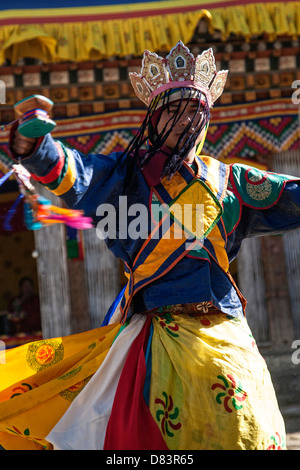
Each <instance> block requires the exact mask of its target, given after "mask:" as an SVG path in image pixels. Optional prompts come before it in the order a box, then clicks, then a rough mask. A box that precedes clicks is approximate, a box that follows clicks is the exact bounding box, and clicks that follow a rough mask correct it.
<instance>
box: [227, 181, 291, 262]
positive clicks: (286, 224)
mask: <svg viewBox="0 0 300 470" xmlns="http://www.w3.org/2000/svg"><path fill="white" fill-rule="evenodd" d="M299 227H300V181H287V182H286V183H285V187H284V189H283V191H282V193H281V196H280V198H279V200H278V201H277V202H276V204H274V205H273V206H271V207H269V208H267V209H255V208H252V207H248V206H245V205H243V206H242V212H241V217H240V222H239V224H238V225H237V227H236V229H235V231H234V232H233V233H232V234H231V235H230V236H229V237H228V255H229V258H230V260H232V259H234V258H235V256H236V255H237V253H238V251H239V248H240V245H241V243H242V241H243V240H244V239H245V238H250V237H258V236H262V235H272V234H280V233H284V232H287V231H289V230H294V229H298V228H299Z"/></svg>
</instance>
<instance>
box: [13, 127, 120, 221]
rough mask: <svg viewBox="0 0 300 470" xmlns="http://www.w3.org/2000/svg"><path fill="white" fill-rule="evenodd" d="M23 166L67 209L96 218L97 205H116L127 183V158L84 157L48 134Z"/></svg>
mask: <svg viewBox="0 0 300 470" xmlns="http://www.w3.org/2000/svg"><path fill="white" fill-rule="evenodd" d="M22 164H23V165H24V167H25V168H26V169H27V170H28V171H29V172H30V173H31V175H32V177H33V179H34V180H36V181H38V182H39V183H40V184H42V185H44V186H45V187H47V188H48V189H49V190H50V191H52V192H53V193H54V194H56V195H57V196H60V197H61V198H62V199H63V200H64V201H65V202H66V204H67V206H68V207H71V208H75V209H81V210H83V211H84V212H85V214H86V215H89V216H91V217H95V212H96V210H97V207H98V205H99V204H103V203H110V204H114V203H117V196H118V195H119V194H120V193H122V190H123V186H124V181H125V179H126V174H127V164H128V158H127V156H126V155H125V154H124V153H123V152H115V153H112V154H110V155H102V154H100V155H92V154H91V155H88V156H85V155H83V154H81V153H80V152H78V151H77V150H71V149H69V148H67V147H65V146H64V145H63V144H62V143H61V142H59V141H55V140H54V139H53V138H52V136H51V135H50V134H48V135H46V136H45V137H44V139H43V141H42V142H41V144H40V146H39V147H38V148H37V149H36V150H35V152H34V153H33V154H32V155H30V156H29V157H27V158H25V159H23V160H22Z"/></svg>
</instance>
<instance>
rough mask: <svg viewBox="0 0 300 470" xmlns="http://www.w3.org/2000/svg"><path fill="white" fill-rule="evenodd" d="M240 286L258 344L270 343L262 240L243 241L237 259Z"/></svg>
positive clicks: (249, 321) (248, 319)
mask: <svg viewBox="0 0 300 470" xmlns="http://www.w3.org/2000/svg"><path fill="white" fill-rule="evenodd" d="M237 265H238V286H239V289H240V290H241V292H242V294H243V295H244V297H245V298H246V300H247V302H248V304H247V308H246V317H247V321H248V323H249V326H250V328H251V330H252V333H253V336H254V337H255V339H256V341H257V343H258V344H259V345H260V346H261V345H268V344H269V343H270V331H269V319H268V313H267V304H266V297H265V281H264V272H263V265H262V254H261V239H260V238H247V239H245V240H243V243H242V246H241V249H240V252H239V254H238V257H237Z"/></svg>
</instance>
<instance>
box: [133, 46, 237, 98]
mask: <svg viewBox="0 0 300 470" xmlns="http://www.w3.org/2000/svg"><path fill="white" fill-rule="evenodd" d="M227 75H228V70H221V71H219V72H217V70H216V64H215V58H214V54H213V51H212V49H211V48H210V49H207V50H206V51H203V52H202V53H201V54H200V55H197V57H194V55H193V54H192V53H191V52H190V50H189V49H188V48H187V47H186V46H185V45H184V44H183V43H182V42H181V41H179V42H178V43H177V44H176V46H174V47H173V48H172V49H171V51H170V52H169V54H168V55H167V57H166V58H165V59H164V58H163V57H160V56H158V55H157V54H155V53H154V52H150V51H148V50H146V51H145V52H144V56H143V61H142V69H141V73H135V72H131V73H130V74H129V77H130V81H131V84H132V86H133V88H134V91H135V94H136V95H137V96H138V98H140V99H141V100H142V101H143V102H144V103H145V104H146V105H147V106H149V104H150V102H151V101H152V99H153V98H154V97H155V96H157V95H159V94H160V93H162V92H163V91H165V90H168V89H170V88H179V87H192V88H196V89H198V90H200V91H202V92H203V93H204V94H205V96H206V99H207V101H208V105H209V107H212V106H213V104H214V102H215V101H216V100H217V99H218V98H219V97H220V96H221V94H222V93H223V90H224V87H225V83H226V80H227Z"/></svg>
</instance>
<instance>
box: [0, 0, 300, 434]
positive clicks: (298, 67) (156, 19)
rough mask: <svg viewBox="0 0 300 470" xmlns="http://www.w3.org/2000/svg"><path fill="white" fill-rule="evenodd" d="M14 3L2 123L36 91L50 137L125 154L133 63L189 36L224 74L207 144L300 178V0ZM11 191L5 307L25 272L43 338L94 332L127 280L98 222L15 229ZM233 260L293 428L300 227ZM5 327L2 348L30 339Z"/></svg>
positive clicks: (0, 18) (1, 154)
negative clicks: (49, 107)
mask: <svg viewBox="0 0 300 470" xmlns="http://www.w3.org/2000/svg"><path fill="white" fill-rule="evenodd" d="M10 3H11V8H13V9H7V7H4V6H0V124H1V125H5V124H7V123H9V122H11V121H13V120H14V119H15V114H14V104H15V103H17V102H18V101H20V100H22V99H23V98H25V97H27V96H30V95H33V94H40V95H44V96H46V97H48V98H50V99H51V100H52V101H53V102H54V107H53V114H52V118H53V119H54V121H55V122H56V124H57V126H56V128H55V129H54V131H53V132H52V135H53V137H54V138H55V139H59V140H61V141H63V142H64V144H65V145H66V146H69V147H72V148H76V149H77V150H79V151H80V152H82V153H84V154H88V153H103V154H108V153H110V152H113V151H117V150H123V149H125V148H126V146H127V144H128V142H129V141H130V140H131V138H132V137H133V136H134V135H135V133H136V131H137V129H138V128H139V126H140V124H141V122H142V121H143V117H144V115H145V108H144V107H143V104H142V103H141V102H140V101H139V100H138V99H137V97H136V96H135V94H134V91H133V89H132V87H131V85H130V82H129V77H128V74H129V72H131V71H137V72H139V71H140V69H141V58H142V53H143V51H144V50H145V49H149V50H150V51H153V52H156V53H157V54H159V55H161V56H165V55H166V54H167V53H168V52H169V51H170V49H171V48H172V47H173V46H174V45H175V44H176V42H177V41H178V40H182V42H184V44H186V45H187V46H188V47H189V49H190V50H191V52H192V53H193V54H194V55H197V54H199V53H201V52H202V50H204V49H208V48H209V47H212V49H213V51H214V55H215V59H216V66H217V69H229V78H228V80H227V83H226V88H225V91H224V93H223V95H222V96H221V98H220V99H219V100H218V101H217V103H216V105H215V106H214V108H213V109H212V112H211V119H210V126H209V129H208V133H207V138H206V143H205V145H204V148H203V151H202V153H203V154H205V155H211V156H213V157H215V158H217V159H219V160H221V161H223V162H225V163H228V164H231V163H235V162H239V163H244V164H246V165H251V166H254V167H257V168H260V169H263V170H265V171H273V172H278V173H285V174H289V175H293V176H296V177H300V128H299V110H300V108H299V104H300V2H274V3H272V2H267V3H263V2H261V3H258V2H255V1H253V2H251V1H249V2H247V3H245V2H241V1H238V0H237V1H230V2H229V1H225V0H218V1H216V2H203V1H196V0H186V1H181V0H173V1H151V2H148V1H144V2H134V3H128V2H125V1H123V0H116V1H113V2H105V1H93V0H90V1H85V2H83V1H81V0H72V1H71V2H63V1H62V2H56V1H52V2H48V1H44V2H43V8H41V9H36V8H34V7H33V6H32V7H31V3H34V2H31V0H28V1H27V2H26V3H27V7H26V9H24V8H23V7H20V6H19V3H21V2H18V1H12V2H10ZM14 4H15V6H14ZM56 4H57V5H56ZM64 4H65V7H64V6H63V5H64ZM70 5H72V6H70ZM8 139H9V130H8V129H4V130H2V131H0V177H1V176H2V175H3V174H5V173H7V171H8V170H9V169H10V167H11V165H12V163H13V162H12V160H11V158H10V154H9V150H8ZM38 191H39V192H40V194H42V195H44V196H45V197H47V198H48V199H50V200H51V201H53V203H54V204H56V205H61V204H62V203H61V202H60V201H59V199H58V198H57V197H56V196H54V195H52V194H50V193H49V192H48V191H45V190H44V188H42V187H38ZM17 197H18V186H17V183H16V181H15V180H14V179H13V178H12V179H10V180H8V181H7V182H6V183H5V184H3V185H2V186H1V187H0V222H1V223H0V310H1V312H5V310H6V308H7V303H8V301H9V299H10V298H11V297H13V296H14V295H17V293H18V292H17V291H18V282H19V279H20V278H22V277H24V276H28V277H31V278H32V279H33V281H34V284H35V288H36V291H37V293H38V295H39V299H40V308H41V322H42V333H41V334H42V335H43V337H44V338H49V337H55V336H61V335H68V334H72V333H76V332H79V331H83V330H85V329H89V328H95V327H98V326H99V325H100V324H101V322H102V320H103V318H104V316H105V313H106V312H107V310H108V308H109V306H110V305H111V303H112V302H113V300H114V298H115V296H116V295H117V294H118V292H119V291H120V289H121V287H122V286H123V285H124V282H125V280H124V277H123V274H122V266H120V264H119V262H118V260H117V259H115V258H114V257H113V255H112V254H111V253H110V252H109V251H108V249H107V248H106V245H105V243H104V241H103V240H100V239H99V238H98V237H97V235H96V231H95V229H89V230H84V231H80V232H79V231H76V230H70V229H68V228H67V227H65V226H62V225H60V224H57V225H52V226H49V227H44V228H42V229H41V230H36V231H28V230H27V229H26V227H25V225H24V221H23V212H22V210H23V208H22V204H20V205H19V206H18V208H17V209H16V212H15V214H14V216H13V217H12V219H11V220H10V223H9V224H8V223H7V216H8V211H9V209H10V208H11V207H12V205H13V204H14V201H15V200H16V198H17ZM299 214H300V211H299ZM5 222H6V223H5ZM230 269H231V273H232V275H233V277H234V278H235V280H236V281H237V284H238V286H239V288H240V290H241V291H242V292H243V294H244V296H245V297H246V299H247V301H248V307H247V310H246V313H247V318H248V322H249V324H250V327H251V328H252V331H253V336H254V337H255V339H256V342H257V345H258V347H259V349H260V351H261V353H262V354H263V356H264V357H265V359H266V361H267V362H268V365H269V368H270V371H271V374H272V376H273V380H274V385H275V388H276V390H277V394H278V399H279V403H280V405H281V407H282V410H283V413H284V416H285V419H286V422H287V426H288V429H290V430H295V429H296V430H299V423H300V398H299V397H300V373H299V371H300V364H298V363H297V360H293V359H292V358H293V357H296V359H297V357H298V362H299V359H300V354H298V356H297V355H296V354H295V352H296V348H297V347H298V348H299V347H300V232H299V231H293V232H290V233H287V234H284V235H270V236H267V237H262V238H253V239H248V240H245V241H244V242H243V245H242V248H241V251H240V253H239V255H238V257H237V259H236V260H235V261H234V262H233V263H232V264H231V267H230ZM2 333H3V335H2V336H0V338H4V341H6V342H7V345H8V346H14V345H16V344H20V343H22V342H24V341H29V340H30V338H28V336H27V335H26V334H23V335H22V334H21V335H20V334H19V335H18V336H13V337H12V336H7V335H6V336H5V334H4V332H2ZM37 336H38V334H37ZM297 340H298V343H299V345H298V346H297V344H298V343H297ZM295 345H296V346H295ZM293 353H294V355H293ZM297 426H298V429H297Z"/></svg>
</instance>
